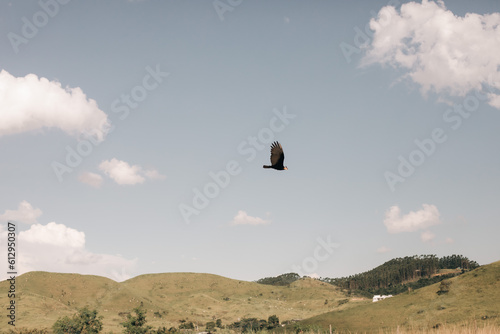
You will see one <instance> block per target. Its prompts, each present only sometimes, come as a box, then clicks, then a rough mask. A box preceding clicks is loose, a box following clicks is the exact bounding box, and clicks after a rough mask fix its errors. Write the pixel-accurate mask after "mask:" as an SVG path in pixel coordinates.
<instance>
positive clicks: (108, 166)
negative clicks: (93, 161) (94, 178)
mask: <svg viewBox="0 0 500 334" xmlns="http://www.w3.org/2000/svg"><path fill="white" fill-rule="evenodd" d="M99 169H100V170H102V171H103V172H104V173H105V174H106V175H108V176H109V177H110V178H112V179H113V180H114V181H115V182H116V183H118V184H120V185H134V184H138V183H143V182H144V180H145V178H144V177H143V176H142V175H140V173H141V166H138V165H134V166H130V165H129V164H128V163H127V162H125V161H122V160H118V159H115V158H113V159H111V160H104V161H103V162H101V164H100V165H99Z"/></svg>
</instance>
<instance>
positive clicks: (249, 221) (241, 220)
mask: <svg viewBox="0 0 500 334" xmlns="http://www.w3.org/2000/svg"><path fill="white" fill-rule="evenodd" d="M269 223H270V221H269V220H264V219H262V218H259V217H252V216H249V215H248V214H247V213H246V212H245V211H242V210H240V211H238V213H237V214H236V216H235V217H234V218H233V220H232V222H231V225H263V224H269Z"/></svg>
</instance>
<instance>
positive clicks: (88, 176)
mask: <svg viewBox="0 0 500 334" xmlns="http://www.w3.org/2000/svg"><path fill="white" fill-rule="evenodd" d="M78 180H79V181H80V182H81V183H85V184H88V185H89V186H91V187H94V188H99V187H100V186H101V184H102V176H101V175H99V174H96V173H91V172H83V173H81V174H80V175H79V176H78Z"/></svg>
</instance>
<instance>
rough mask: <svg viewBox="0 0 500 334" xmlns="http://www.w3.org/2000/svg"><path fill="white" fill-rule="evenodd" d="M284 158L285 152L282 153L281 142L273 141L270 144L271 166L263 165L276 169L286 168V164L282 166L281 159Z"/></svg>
mask: <svg viewBox="0 0 500 334" xmlns="http://www.w3.org/2000/svg"><path fill="white" fill-rule="evenodd" d="M284 160H285V154H284V153H283V147H281V144H280V143H278V142H277V141H275V142H274V143H272V144H271V166H266V165H264V166H263V167H264V168H274V169H276V170H287V169H288V168H287V167H286V166H283V161H284Z"/></svg>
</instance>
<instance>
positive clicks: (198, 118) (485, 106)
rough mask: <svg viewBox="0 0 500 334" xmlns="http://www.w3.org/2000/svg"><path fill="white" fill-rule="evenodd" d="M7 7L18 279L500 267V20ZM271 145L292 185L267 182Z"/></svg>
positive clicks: (1, 126)
mask: <svg viewBox="0 0 500 334" xmlns="http://www.w3.org/2000/svg"><path fill="white" fill-rule="evenodd" d="M0 8H1V11H0V13H1V14H0V36H2V37H1V38H0V48H1V49H2V57H1V63H0V65H1V68H0V70H1V71H2V72H1V73H0V155H1V156H2V160H1V163H0V184H1V189H2V191H1V192H0V224H1V225H0V226H1V227H0V232H1V234H2V236H1V238H2V239H1V240H2V241H1V242H2V243H3V242H5V241H6V238H7V235H6V230H7V221H16V222H17V230H18V239H19V246H18V255H19V258H18V265H19V268H18V269H19V271H20V272H26V271H30V270H46V271H56V272H78V273H83V274H97V275H103V276H107V277H110V278H113V279H115V280H124V279H127V278H130V277H133V276H136V275H139V274H145V273H154V272H208V273H214V274H219V275H223V276H227V277H231V278H237V279H243V280H255V279H258V278H261V277H266V276H275V275H279V274H282V273H286V272H291V271H295V272H299V273H300V274H303V275H311V276H323V277H340V276H345V275H351V274H355V273H359V272H362V271H366V270H369V269H371V268H373V267H375V266H377V265H379V264H382V263H383V262H385V261H387V260H389V259H391V258H394V257H402V256H409V255H414V254H437V255H438V256H443V255H451V254H463V255H465V256H468V257H469V258H471V259H474V260H476V261H478V262H479V263H480V264H487V263H490V262H493V261H497V260H499V255H500V246H499V243H498V240H497V236H498V235H499V234H500V225H499V224H498V220H499V218H500V209H499V207H498V202H499V193H498V189H499V188H500V177H499V174H498V171H499V170H500V156H499V154H498V152H499V148H500V147H499V146H500V133H499V132H498V124H499V122H500V110H499V109H500V97H499V96H500V93H499V92H500V70H499V69H500V28H499V27H500V14H499V13H498V12H499V11H500V8H499V7H498V3H497V2H496V1H493V0H489V1H487V0H481V1H474V2H470V1H453V2H451V1H447V2H434V1H422V2H421V1H410V2H407V1H402V2H399V1H357V2H354V1H350V2H340V1H329V2H325V1H313V2H307V4H306V3H304V2H299V1H275V2H273V3H267V2H264V1H245V0H241V1H224V0H220V1H218V0H217V1H213V2H212V1H207V2H204V3H201V2H193V1H183V2H181V1H177V2H174V1H149V0H144V1H124V0H116V1H77V0H73V1H62V0H60V1H56V0H46V1H43V0H42V1H39V2H38V1H26V2H14V1H12V2H8V1H3V2H1V4H0ZM273 140H278V141H279V142H280V143H281V144H282V145H283V149H284V152H285V156H286V158H285V165H287V166H288V168H289V169H288V170H287V171H275V170H268V169H263V168H262V165H263V164H268V163H269V147H270V144H271V142H272V141H273ZM214 175H215V176H214ZM214 178H215V179H216V180H214ZM200 194H201V195H200ZM2 251H4V250H2ZM4 252H5V251H4ZM3 254H4V253H3ZM4 256H5V254H4Z"/></svg>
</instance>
